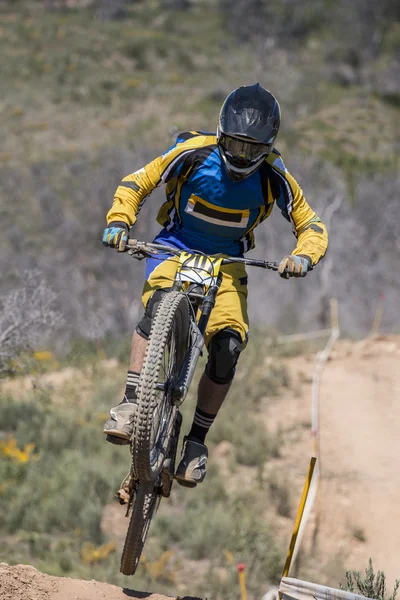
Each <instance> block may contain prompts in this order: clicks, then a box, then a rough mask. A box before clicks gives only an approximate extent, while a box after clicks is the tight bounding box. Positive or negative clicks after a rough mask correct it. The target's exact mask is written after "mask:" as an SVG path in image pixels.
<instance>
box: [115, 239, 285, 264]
mask: <svg viewBox="0 0 400 600" xmlns="http://www.w3.org/2000/svg"><path fill="white" fill-rule="evenodd" d="M126 251H127V252H128V253H129V254H130V255H131V256H133V257H134V258H138V259H141V258H146V257H149V256H152V255H157V254H159V253H161V254H174V255H175V256H179V255H180V254H181V252H182V250H179V249H178V248H174V247H173V246H166V245H164V244H157V243H153V242H139V241H138V240H133V239H129V240H128V241H127V244H126ZM194 253H196V254H203V255H204V252H195V251H194ZM232 263H243V264H245V265H248V266H251V267H261V268H263V269H270V270H271V271H277V270H278V263H276V262H270V261H267V260H259V259H255V258H241V257H239V256H227V257H226V258H224V259H223V260H222V263H221V264H223V265H228V264H232Z"/></svg>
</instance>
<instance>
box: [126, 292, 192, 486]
mask: <svg viewBox="0 0 400 600" xmlns="http://www.w3.org/2000/svg"><path fill="white" fill-rule="evenodd" d="M189 327H190V317H189V302H188V300H187V298H186V296H185V295H184V294H182V293H181V292H168V293H167V294H165V296H164V298H163V299H162V300H161V302H160V305H159V307H158V310H157V313H156V315H155V317H154V319H153V323H152V327H151V331H150V336H149V341H148V345H147V351H146V356H145V359H144V363H143V367H142V370H141V373H140V379H139V385H138V390H137V396H138V410H137V411H136V413H135V418H134V423H133V435H132V445H131V449H132V471H133V474H134V476H135V478H136V479H138V480H139V481H140V482H142V481H155V479H156V478H157V476H158V475H159V473H160V471H161V469H162V466H163V463H164V460H165V458H166V457H167V456H168V452H169V445H170V441H171V437H172V434H173V429H174V422H175V417H176V411H177V408H176V406H175V405H174V402H173V392H174V386H176V384H177V381H178V377H179V375H180V372H181V368H182V365H183V362H184V359H185V356H186V353H187V351H188V347H189V338H190V336H189Z"/></svg>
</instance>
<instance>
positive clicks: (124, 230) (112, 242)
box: [103, 221, 129, 252]
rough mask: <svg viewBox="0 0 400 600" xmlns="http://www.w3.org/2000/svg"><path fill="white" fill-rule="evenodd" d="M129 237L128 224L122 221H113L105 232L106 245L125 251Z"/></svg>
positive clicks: (104, 241)
mask: <svg viewBox="0 0 400 600" xmlns="http://www.w3.org/2000/svg"><path fill="white" fill-rule="evenodd" d="M128 239H129V235H128V225H127V224H126V223H124V222H122V221H112V222H111V223H109V224H108V227H106V228H105V230H104V233H103V244H104V246H109V247H110V248H118V251H119V252H124V251H125V247H126V243H127V241H128Z"/></svg>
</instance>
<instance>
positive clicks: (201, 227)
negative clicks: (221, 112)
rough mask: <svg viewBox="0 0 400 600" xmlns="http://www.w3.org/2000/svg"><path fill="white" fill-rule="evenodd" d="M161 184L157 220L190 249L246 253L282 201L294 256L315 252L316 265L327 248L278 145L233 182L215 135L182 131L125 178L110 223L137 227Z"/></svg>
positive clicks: (325, 238)
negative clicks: (252, 170) (144, 207)
mask: <svg viewBox="0 0 400 600" xmlns="http://www.w3.org/2000/svg"><path fill="white" fill-rule="evenodd" d="M163 183H164V184H166V197H167V199H166V202H165V203H164V204H163V205H162V207H161V209H160V211H159V213H158V216H157V220H158V222H159V223H160V225H162V226H163V228H164V230H165V232H169V233H170V234H173V237H174V238H176V239H177V240H179V241H181V243H182V244H183V245H184V246H185V247H189V248H192V249H193V250H200V251H202V252H206V253H207V254H217V253H224V254H229V255H231V256H239V255H242V254H244V253H245V252H247V251H248V250H251V249H252V248H254V246H255V242H254V229H255V228H256V227H257V225H259V224H260V223H261V222H262V221H264V220H265V219H266V218H267V217H268V216H269V215H270V214H271V211H272V208H273V206H274V204H275V203H276V204H277V205H278V207H279V209H280V210H281V212H282V215H283V216H284V217H285V219H287V221H289V222H290V223H291V224H292V227H293V232H294V234H295V235H296V237H297V245H296V248H295V249H294V250H293V252H292V254H302V255H306V256H309V257H310V259H311V261H312V263H313V264H314V265H315V264H316V263H317V262H318V261H319V260H320V259H321V258H322V257H323V256H324V254H325V252H326V249H327V246H328V235H327V232H326V228H325V226H324V225H323V223H322V222H321V220H320V219H319V218H318V217H317V215H316V214H315V212H314V211H313V210H312V209H311V208H310V206H309V205H308V203H307V201H306V199H305V198H304V195H303V192H302V190H301V188H300V186H299V185H298V183H297V182H296V180H295V179H294V178H293V177H292V176H291V175H290V173H289V172H288V171H287V169H286V167H285V165H284V163H283V161H282V158H281V156H280V154H279V152H278V151H276V150H274V151H273V152H272V153H271V154H270V155H269V156H268V157H267V158H266V159H265V161H264V162H263V163H262V165H261V166H260V168H259V169H258V170H257V171H256V172H255V173H253V174H251V175H250V176H249V177H247V178H246V179H244V180H243V181H232V180H231V179H230V178H229V176H228V173H227V171H226V168H225V166H224V164H223V161H222V159H221V156H220V153H219V150H218V147H217V140H216V136H215V134H211V133H202V132H197V131H190V132H187V133H183V134H180V135H179V136H178V138H177V140H176V143H175V144H174V146H172V147H171V148H170V149H169V150H168V151H167V152H165V154H163V155H161V156H159V157H158V158H156V159H155V160H153V161H152V162H150V163H149V164H147V165H146V166H145V167H143V168H142V169H140V170H139V171H136V172H135V173H132V174H131V175H128V176H127V177H125V178H124V179H123V181H122V182H121V183H120V185H119V186H118V188H117V191H116V193H115V197H114V202H113V206H112V208H111V210H110V211H109V213H108V215H107V222H108V223H110V222H112V221H122V222H124V223H126V224H127V225H129V226H131V225H133V223H135V221H136V218H137V215H138V213H139V211H140V208H141V206H142V205H143V203H144V201H145V200H146V198H147V197H148V196H149V194H150V193H151V192H152V191H153V190H154V188H156V187H157V186H159V185H161V184H163Z"/></svg>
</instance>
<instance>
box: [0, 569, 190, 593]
mask: <svg viewBox="0 0 400 600" xmlns="http://www.w3.org/2000/svg"><path fill="white" fill-rule="evenodd" d="M33 597H34V598H35V600H71V598H76V599H77V600H101V599H102V598H104V599H105V598H107V600H125V599H126V598H136V599H138V600H139V599H143V598H146V600H201V598H194V597H191V596H185V597H176V596H175V597H171V596H163V595H161V594H152V593H150V592H140V591H135V590H133V589H129V588H120V587H117V586H115V585H110V584H108V583H101V582H98V581H95V580H94V579H93V580H92V581H84V580H81V579H69V578H68V577H53V576H52V575H46V574H44V573H41V572H40V571H38V570H37V569H35V567H32V566H31V565H15V566H10V565H8V564H6V563H0V598H1V600H26V598H33Z"/></svg>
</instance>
